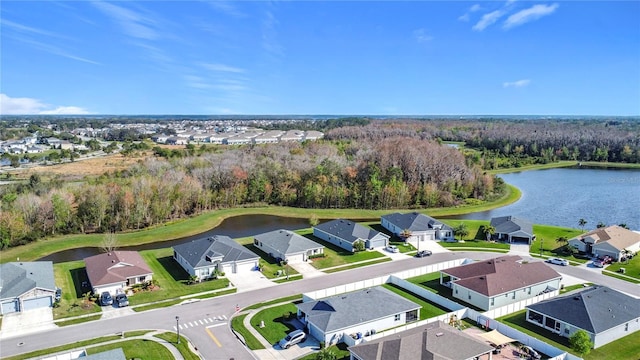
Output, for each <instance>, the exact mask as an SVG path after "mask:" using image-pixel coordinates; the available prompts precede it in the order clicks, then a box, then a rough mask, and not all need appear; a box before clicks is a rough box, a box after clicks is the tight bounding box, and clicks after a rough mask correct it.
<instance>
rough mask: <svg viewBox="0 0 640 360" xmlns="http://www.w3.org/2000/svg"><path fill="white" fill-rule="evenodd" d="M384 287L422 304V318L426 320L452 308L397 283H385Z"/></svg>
mask: <svg viewBox="0 0 640 360" xmlns="http://www.w3.org/2000/svg"><path fill="white" fill-rule="evenodd" d="M382 287H384V288H385V289H387V290H390V291H392V292H394V293H396V294H398V295H400V296H402V297H403V298H405V299H407V300H409V301H413V302H414V303H416V304H418V305H420V306H421V309H420V320H426V319H430V318H432V317H435V316H439V315H444V314H446V313H448V312H449V311H450V310H449V309H446V308H444V307H442V306H440V305H438V304H435V303H432V302H430V301H428V300H427V299H424V298H422V297H420V296H418V295H416V294H414V293H412V292H410V291H407V290H405V289H403V288H401V287H399V286H397V285H394V284H383V285H382Z"/></svg>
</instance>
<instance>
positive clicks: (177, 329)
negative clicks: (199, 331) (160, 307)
mask: <svg viewBox="0 0 640 360" xmlns="http://www.w3.org/2000/svg"><path fill="white" fill-rule="evenodd" d="M176 336H177V337H178V340H177V341H176V343H178V344H180V316H177V315H176Z"/></svg>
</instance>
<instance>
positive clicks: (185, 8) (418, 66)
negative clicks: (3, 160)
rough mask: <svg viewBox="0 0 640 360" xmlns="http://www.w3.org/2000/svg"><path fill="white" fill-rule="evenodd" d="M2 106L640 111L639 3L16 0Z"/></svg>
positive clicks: (17, 109)
mask: <svg viewBox="0 0 640 360" xmlns="http://www.w3.org/2000/svg"><path fill="white" fill-rule="evenodd" d="M0 20H1V22H0V26H1V29H0V30H1V33H0V41H1V63H0V70H1V73H0V93H1V95H0V112H1V113H2V114H70V113H76V114H82V113H88V114H273V115H277V114H340V115H352V114H379V115H402V114H404V115H438V114H439V115H473V114H496V115H526V114H539V115H640V1H618V2H616V1H491V2H466V1H447V2H444V1H442V2H440V1H408V2H399V1H350V2H347V1H286V2H267V1H139V2H133V1H113V2H90V1H58V2H55V1H42V2H40V1H2V6H1V8H0Z"/></svg>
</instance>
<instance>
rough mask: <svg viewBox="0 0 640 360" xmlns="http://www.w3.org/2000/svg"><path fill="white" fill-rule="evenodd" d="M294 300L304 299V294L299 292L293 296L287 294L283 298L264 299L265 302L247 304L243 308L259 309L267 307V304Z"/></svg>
mask: <svg viewBox="0 0 640 360" xmlns="http://www.w3.org/2000/svg"><path fill="white" fill-rule="evenodd" d="M292 301H302V295H301V294H297V295H291V296H287V297H283V298H279V299H273V300H269V301H263V302H260V303H256V304H253V305H250V306H247V307H246V308H244V309H242V310H251V309H259V308H261V307H265V306H269V305H275V304H279V303H284V302H292Z"/></svg>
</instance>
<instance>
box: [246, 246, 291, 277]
mask: <svg viewBox="0 0 640 360" xmlns="http://www.w3.org/2000/svg"><path fill="white" fill-rule="evenodd" d="M244 247H246V248H247V249H249V251H253V252H254V253H255V254H257V255H258V256H260V261H259V263H260V268H262V274H263V275H264V276H265V277H266V278H267V279H273V278H277V277H282V276H284V275H286V274H289V275H295V274H298V272H297V271H296V269H294V268H292V267H291V266H289V265H284V266H282V265H280V263H279V262H277V261H276V259H275V258H273V257H272V256H269V254H267V253H265V252H264V251H262V250H260V249H258V248H257V247H256V246H255V245H253V244H248V245H244Z"/></svg>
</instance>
